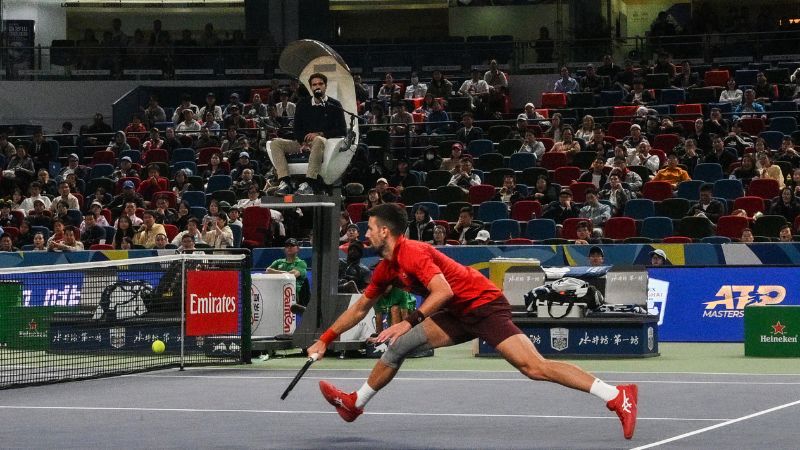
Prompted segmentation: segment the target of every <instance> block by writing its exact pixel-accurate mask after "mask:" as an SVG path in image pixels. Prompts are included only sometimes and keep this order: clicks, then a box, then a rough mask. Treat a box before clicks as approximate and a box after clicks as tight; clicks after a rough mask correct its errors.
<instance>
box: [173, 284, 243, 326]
mask: <svg viewBox="0 0 800 450" xmlns="http://www.w3.org/2000/svg"><path fill="white" fill-rule="evenodd" d="M240 290H241V280H240V273H239V272H237V271H203V270H197V271H191V272H187V274H186V300H185V301H186V335H187V336H213V335H221V334H237V333H238V332H239V315H240V311H241V309H240V308H239V300H240V299H241V292H240Z"/></svg>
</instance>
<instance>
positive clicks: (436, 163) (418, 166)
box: [414, 146, 442, 172]
mask: <svg viewBox="0 0 800 450" xmlns="http://www.w3.org/2000/svg"><path fill="white" fill-rule="evenodd" d="M440 167H442V158H441V157H440V156H439V155H438V153H437V147H433V146H429V147H428V148H426V149H425V154H424V155H423V157H422V158H421V159H419V160H417V162H415V163H414V170H418V171H420V172H430V171H431V170H439V168H440Z"/></svg>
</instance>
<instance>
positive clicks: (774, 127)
mask: <svg viewBox="0 0 800 450" xmlns="http://www.w3.org/2000/svg"><path fill="white" fill-rule="evenodd" d="M792 103H793V102H792ZM769 130H770V131H774V132H777V133H781V134H788V135H791V134H792V133H794V132H795V131H797V119H795V118H794V117H773V118H772V119H770V120H769ZM763 133H766V131H763V132H762V134H763ZM773 148H774V149H777V148H778V147H773Z"/></svg>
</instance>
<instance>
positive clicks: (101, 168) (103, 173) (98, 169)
mask: <svg viewBox="0 0 800 450" xmlns="http://www.w3.org/2000/svg"><path fill="white" fill-rule="evenodd" d="M112 173H114V166H112V165H111V164H95V165H94V166H92V170H91V171H90V173H89V179H95V178H101V177H104V178H108V177H110V176H111V174H112Z"/></svg>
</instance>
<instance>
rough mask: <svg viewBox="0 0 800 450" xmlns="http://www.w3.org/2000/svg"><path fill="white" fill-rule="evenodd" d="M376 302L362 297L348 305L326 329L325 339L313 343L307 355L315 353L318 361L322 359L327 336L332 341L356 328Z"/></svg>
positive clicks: (326, 346)
mask: <svg viewBox="0 0 800 450" xmlns="http://www.w3.org/2000/svg"><path fill="white" fill-rule="evenodd" d="M376 300H377V299H369V298H367V296H365V295H362V296H361V298H359V299H358V301H356V302H355V303H353V304H352V305H350V307H349V308H347V311H345V312H343V313H342V315H341V316H339V318H338V319H336V321H335V322H334V323H333V325H331V326H330V328H328V330H327V331H326V332H325V334H323V337H325V338H323V337H320V339H319V340H318V341H316V342H314V344H313V345H311V347H309V348H308V354H309V355H313V354H314V353H316V354H318V355H319V358H318V359H322V357H323V356H324V355H325V350H327V348H328V343H329V342H325V341H326V340H327V336H332V339H330V340H331V341H332V340H334V339H336V337H338V336H339V335H340V334H342V333H344V332H345V331H347V330H349V329H350V328H353V327H354V326H356V324H357V323H359V322H361V319H363V318H364V317H366V315H367V313H368V312H369V310H370V309H371V308H372V307H373V306H374V305H375V301H376ZM326 335H327V336H326Z"/></svg>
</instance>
